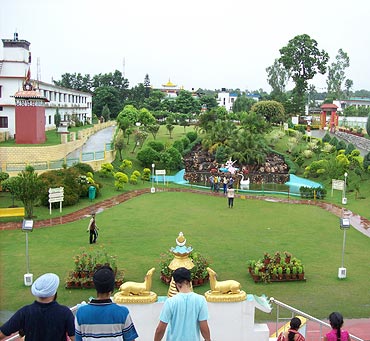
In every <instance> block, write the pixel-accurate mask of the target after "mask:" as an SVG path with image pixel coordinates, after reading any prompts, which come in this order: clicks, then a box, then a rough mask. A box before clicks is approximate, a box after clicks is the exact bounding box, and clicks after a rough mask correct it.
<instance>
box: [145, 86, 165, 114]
mask: <svg viewBox="0 0 370 341" xmlns="http://www.w3.org/2000/svg"><path fill="white" fill-rule="evenodd" d="M164 97H165V94H164V93H163V92H162V91H160V90H150V93H149V97H148V98H145V99H144V107H145V108H147V109H148V110H150V111H158V110H162V107H163V106H162V100H163V99H164Z"/></svg>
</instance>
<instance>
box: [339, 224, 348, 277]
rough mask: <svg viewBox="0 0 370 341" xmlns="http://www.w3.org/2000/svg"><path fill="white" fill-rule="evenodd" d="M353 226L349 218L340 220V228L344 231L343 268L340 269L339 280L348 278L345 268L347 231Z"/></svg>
mask: <svg viewBox="0 0 370 341" xmlns="http://www.w3.org/2000/svg"><path fill="white" fill-rule="evenodd" d="M350 226H351V224H350V220H349V218H341V219H340V228H341V229H342V230H343V246H342V267H340V268H339V269H338V278H346V277H347V269H346V268H345V267H344V248H345V246H346V231H347V230H348V229H349V227H350Z"/></svg>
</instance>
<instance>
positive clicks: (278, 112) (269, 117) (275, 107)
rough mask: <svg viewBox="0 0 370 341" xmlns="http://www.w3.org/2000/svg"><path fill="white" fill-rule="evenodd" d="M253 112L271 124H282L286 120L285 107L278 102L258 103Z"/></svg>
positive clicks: (253, 107)
mask: <svg viewBox="0 0 370 341" xmlns="http://www.w3.org/2000/svg"><path fill="white" fill-rule="evenodd" d="M251 110H252V111H254V112H255V113H257V114H258V115H261V116H262V117H264V118H265V119H266V121H268V122H270V123H280V122H283V121H284V120H285V110H284V107H283V105H282V104H281V103H279V102H276V101H260V102H257V103H255V104H254V105H253V106H252V108H251Z"/></svg>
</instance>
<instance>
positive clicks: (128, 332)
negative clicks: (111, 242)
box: [75, 266, 139, 341]
mask: <svg viewBox="0 0 370 341" xmlns="http://www.w3.org/2000/svg"><path fill="white" fill-rule="evenodd" d="M114 281H115V275H114V272H113V270H112V269H111V268H110V267H109V266H102V267H101V268H100V269H98V270H96V271H95V273H94V276H93V282H94V285H95V289H96V292H97V298H95V299H92V300H91V301H90V302H89V303H88V304H85V305H82V306H80V307H79V308H78V310H77V312H76V318H75V326H76V341H83V340H124V341H135V339H136V338H137V337H139V336H138V334H137V332H136V329H135V325H134V323H133V322H132V319H131V315H130V313H129V310H128V309H127V307H125V306H120V305H118V304H116V303H113V302H112V300H111V299H110V296H111V294H112V293H113V290H114V283H115V282H114Z"/></svg>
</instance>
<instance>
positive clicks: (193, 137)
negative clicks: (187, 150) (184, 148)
mask: <svg viewBox="0 0 370 341" xmlns="http://www.w3.org/2000/svg"><path fill="white" fill-rule="evenodd" d="M186 137H187V138H188V139H189V141H190V142H194V141H195V140H196V139H197V137H198V134H197V132H196V131H189V132H187V133H186Z"/></svg>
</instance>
